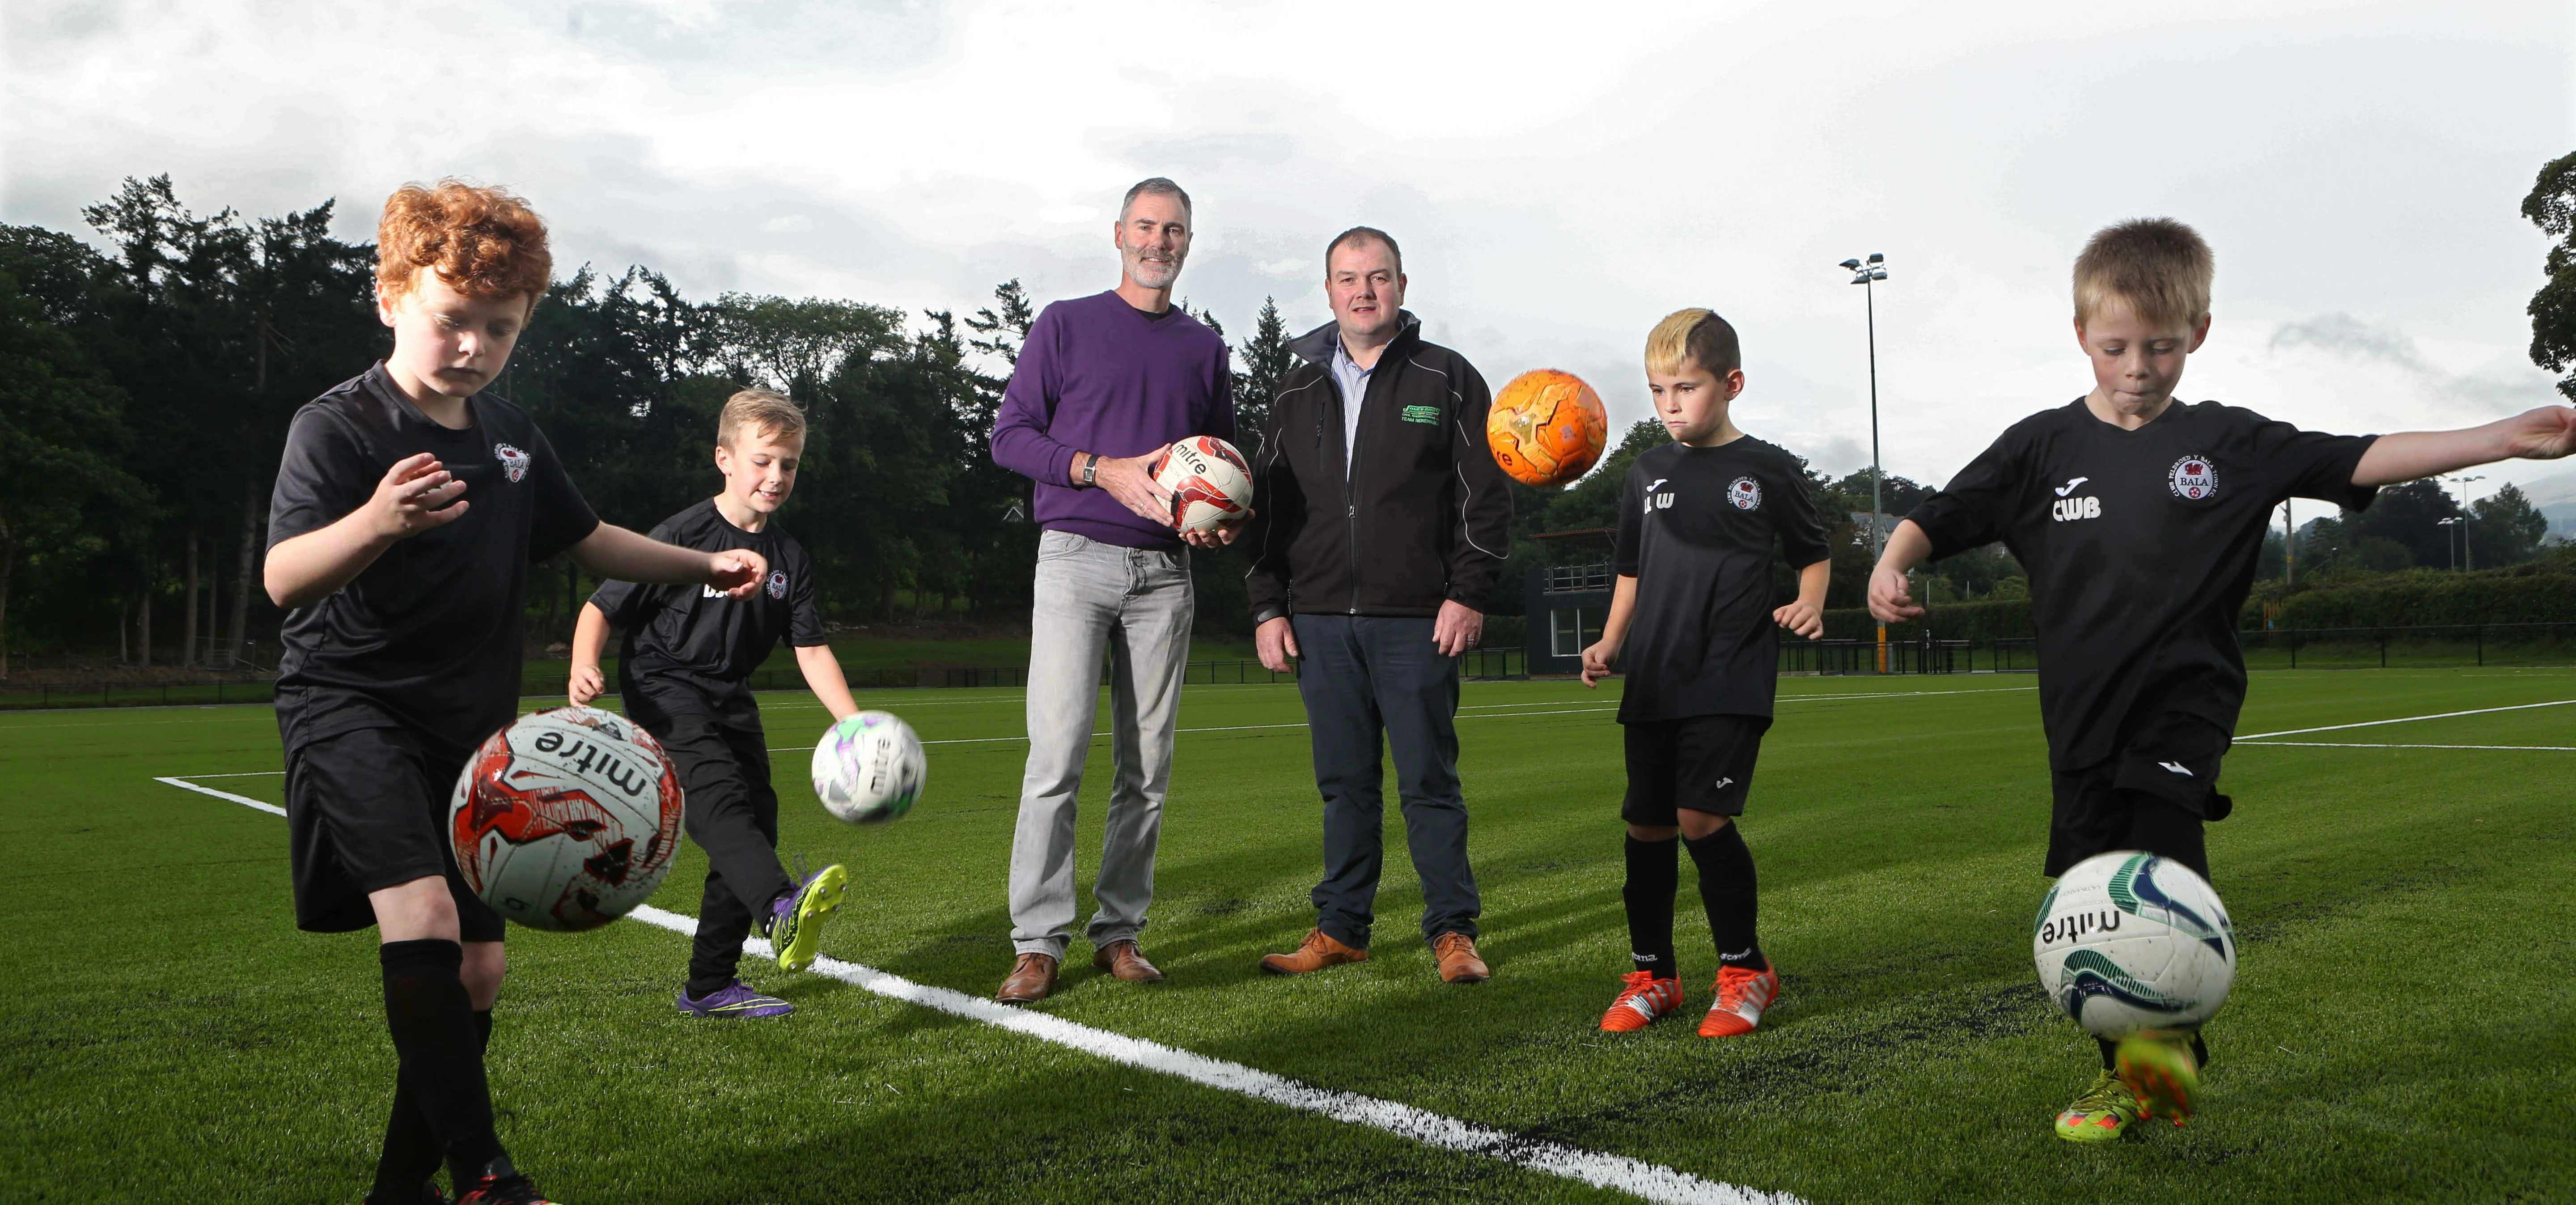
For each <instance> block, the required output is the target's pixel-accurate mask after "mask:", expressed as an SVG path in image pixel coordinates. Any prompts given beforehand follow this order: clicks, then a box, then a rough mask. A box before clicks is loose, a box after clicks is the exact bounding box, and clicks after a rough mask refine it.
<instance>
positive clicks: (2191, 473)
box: [2165, 456, 2218, 502]
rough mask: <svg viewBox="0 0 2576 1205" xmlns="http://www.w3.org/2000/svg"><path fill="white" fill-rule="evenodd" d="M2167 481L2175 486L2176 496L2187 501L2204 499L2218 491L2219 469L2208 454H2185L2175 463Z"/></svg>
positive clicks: (2167, 476)
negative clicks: (2211, 461) (2211, 462)
mask: <svg viewBox="0 0 2576 1205" xmlns="http://www.w3.org/2000/svg"><path fill="white" fill-rule="evenodd" d="M2165 483H2166V484H2167V485H2170V486H2172V487H2173V492H2174V497H2177V498H2181V499H2183V500H2184V501H2187V502H2199V501H2203V500H2205V499H2207V498H2209V497H2211V496H2212V495H2215V494H2216V493H2218V469H2217V467H2216V466H2214V465H2212V464H2210V463H2209V458H2208V457H2206V456H2185V457H2183V458H2182V459H2180V460H2177V461H2175V462H2174V463H2173V472H2171V473H2170V474H2168V475H2166V478H2165Z"/></svg>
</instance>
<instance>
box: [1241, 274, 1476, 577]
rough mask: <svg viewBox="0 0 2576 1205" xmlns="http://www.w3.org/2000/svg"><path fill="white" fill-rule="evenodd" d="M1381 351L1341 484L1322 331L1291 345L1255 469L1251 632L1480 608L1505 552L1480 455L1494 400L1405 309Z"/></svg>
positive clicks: (1328, 351) (1340, 452) (1249, 540)
mask: <svg viewBox="0 0 2576 1205" xmlns="http://www.w3.org/2000/svg"><path fill="white" fill-rule="evenodd" d="M1399 318H1400V321H1401V322H1402V324H1403V326H1402V329H1401V330H1400V331H1399V332H1398V333H1397V334H1396V336H1395V341H1394V342H1393V343H1389V344H1388V345H1387V346H1386V349H1385V350H1384V351H1382V352H1380V353H1378V360H1377V368H1376V370H1375V371H1373V372H1371V373H1370V374H1369V383H1368V396H1367V397H1366V398H1365V399H1363V400H1361V402H1360V407H1361V408H1360V427H1359V457H1358V461H1357V463H1355V464H1354V465H1352V467H1351V471H1350V472H1349V473H1348V474H1347V475H1345V474H1344V473H1343V471H1342V463H1343V458H1344V455H1345V449H1344V448H1343V447H1342V440H1343V436H1342V431H1343V426H1342V407H1343V406H1344V405H1345V404H1347V403H1346V400H1345V399H1344V398H1343V397H1342V395H1341V389H1340V388H1339V387H1338V386H1337V385H1335V383H1334V381H1333V373H1332V368H1331V365H1332V362H1333V345H1334V342H1335V341H1336V340H1337V339H1339V338H1340V333H1339V331H1337V330H1336V329H1335V328H1334V326H1333V324H1332V323H1329V322H1328V323H1325V324H1324V325H1323V326H1321V327H1318V328H1316V329H1315V330H1312V331H1309V332H1307V333H1306V334H1305V335H1303V336H1300V337H1299V338H1297V339H1296V340H1294V341H1293V342H1291V343H1289V345H1288V348H1289V350H1290V351H1293V352H1295V353H1297V356H1298V358H1299V359H1300V360H1302V361H1304V363H1301V364H1299V365H1297V366H1296V367H1295V368H1293V369H1291V370H1289V373H1288V375H1287V377H1286V378H1285V379H1284V380H1282V381H1281V382H1280V383H1279V395H1278V397H1276V398H1274V399H1273V400H1272V401H1271V403H1270V428H1269V430H1267V431H1265V432H1263V438H1262V444H1261V451H1260V453H1259V454H1258V455H1257V456H1256V457H1255V459H1254V463H1253V496H1254V498H1256V499H1258V501H1256V502H1255V503H1254V504H1253V507H1254V511H1253V516H1252V519H1251V521H1250V522H1249V523H1248V524H1247V525H1246V529H1245V531H1244V533H1243V535H1242V537H1241V540H1242V543H1243V545H1244V546H1245V547H1248V548H1250V549H1251V550H1252V571H1251V572H1250V573H1247V574H1245V575H1244V585H1245V587H1246V589H1247V592H1248V593H1249V594H1250V595H1251V599H1252V622H1254V623H1255V624H1259V623H1262V622H1265V621H1267V620H1269V619H1272V618H1274V617H1277V616H1280V615H1286V614H1289V613H1291V612H1301V613H1305V614H1329V615H1390V616H1413V617H1419V616H1431V615H1437V614H1439V613H1440V604H1441V602H1442V601H1443V600H1445V599H1456V600H1457V601H1459V602H1461V603H1464V604H1465V605H1467V606H1470V607H1474V608H1475V609H1477V610H1479V611H1482V610H1484V600H1485V594H1486V592H1487V591H1489V590H1491V589H1492V588H1493V585H1494V579H1495V578H1496V577H1498V576H1500V575H1501V573H1502V569H1503V558H1504V557H1505V556H1507V555H1509V553H1510V549H1511V526H1512V495H1511V491H1510V490H1509V489H1508V488H1506V479H1505V478H1504V476H1503V470H1502V466H1500V465H1497V464H1495V463H1494V457H1493V453H1491V452H1490V451H1488V450H1486V447H1485V412H1486V411H1487V410H1489V409H1491V408H1492V406H1493V401H1494V399H1493V395H1492V394H1491V393H1489V392H1488V391H1487V390H1486V388H1485V378H1483V377H1481V376H1478V375H1477V373H1476V369H1475V366H1473V365H1471V364H1469V363H1467V359H1466V357H1464V356H1461V355H1459V354H1458V353H1457V352H1454V351H1451V350H1449V349H1448V348H1445V347H1442V346H1440V345H1438V344H1436V343H1425V342H1423V341H1422V323H1421V320H1420V319H1417V318H1415V317H1414V316H1413V314H1412V313H1411V312H1410V311H1407V312H1404V313H1402V314H1401V315H1400V316H1399Z"/></svg>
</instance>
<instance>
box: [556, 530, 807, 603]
mask: <svg viewBox="0 0 2576 1205" xmlns="http://www.w3.org/2000/svg"><path fill="white" fill-rule="evenodd" d="M572 559H573V563H574V564H576V565H579V566H581V567H582V568H584V569H587V570H589V571H590V572H591V573H592V574H594V575H596V576H599V577H604V578H608V579H609V580H611V581H620V582H642V583H644V584H646V585H654V586H695V585H708V586H715V587H718V588H719V589H722V590H723V591H724V592H725V594H726V596H727V597H730V598H748V597H750V596H751V592H752V591H754V590H757V589H759V588H760V583H761V579H763V578H765V577H768V576H769V558H767V557H764V556H762V555H760V554H759V553H757V552H753V551H752V550H750V549H748V548H728V549H725V550H724V551H722V552H699V551H697V550H696V549H692V548H680V547H676V546H674V545H670V544H665V543H663V542H661V541H660V540H656V539H651V538H649V537H646V536H639V535H637V534H635V533H634V532H631V531H628V530H626V529H625V528H623V527H618V526H616V525H614V524H609V523H602V524H600V525H599V526H598V527H596V528H594V529H592V531H591V533H590V534H589V535H587V536H584V537H582V540H581V543H578V544H575V545H573V546H572Z"/></svg>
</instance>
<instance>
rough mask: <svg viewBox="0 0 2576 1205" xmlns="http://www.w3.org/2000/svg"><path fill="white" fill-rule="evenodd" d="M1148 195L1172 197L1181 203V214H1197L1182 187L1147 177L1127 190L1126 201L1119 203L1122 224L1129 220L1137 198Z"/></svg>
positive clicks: (1160, 179) (1119, 218) (1153, 177)
mask: <svg viewBox="0 0 2576 1205" xmlns="http://www.w3.org/2000/svg"><path fill="white" fill-rule="evenodd" d="M1147 193H1152V194H1153V195H1155V196H1158V197H1170V198H1172V199H1173V200H1175V201H1179V202H1180V203H1181V212H1183V213H1188V214H1193V215H1195V213H1196V212H1197V211H1196V210H1194V209H1192V208H1191V206H1190V194H1188V193H1187V192H1184V191H1182V189H1181V186H1180V185H1178V184H1174V183H1172V182H1171V180H1170V179H1168V178H1166V177H1163V176H1147V177H1146V178H1144V179H1142V180H1138V181H1137V182H1136V184H1135V186H1134V187H1132V188H1129V189H1128V190H1127V196H1126V199H1124V200H1121V201H1120V202H1118V220H1119V221H1120V222H1121V223H1124V222H1125V221H1126V220H1127V211H1128V210H1130V209H1133V208H1135V207H1136V198H1138V197H1141V196H1144V195H1146V194H1147Z"/></svg>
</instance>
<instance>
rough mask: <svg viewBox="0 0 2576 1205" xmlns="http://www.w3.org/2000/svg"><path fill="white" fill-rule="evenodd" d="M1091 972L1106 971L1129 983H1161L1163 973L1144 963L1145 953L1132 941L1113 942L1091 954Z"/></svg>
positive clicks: (1152, 965)
mask: <svg viewBox="0 0 2576 1205" xmlns="http://www.w3.org/2000/svg"><path fill="white" fill-rule="evenodd" d="M1091 966H1092V969H1093V970H1100V971H1107V972H1109V973H1110V974H1112V975H1115V976H1117V977H1118V978H1120V979H1124V980H1126V981H1127V982H1129V983H1161V982H1162V981H1163V973H1162V972H1161V971H1159V970H1156V969H1154V964H1153V963H1150V962H1147V961H1145V952H1144V951H1143V950H1139V949H1137V948H1136V942H1135V941H1134V939H1132V938H1130V939H1125V940H1120V941H1113V942H1111V943H1109V944H1108V945H1105V946H1102V947H1100V948H1099V949H1097V950H1093V951H1092V952H1091Z"/></svg>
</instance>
